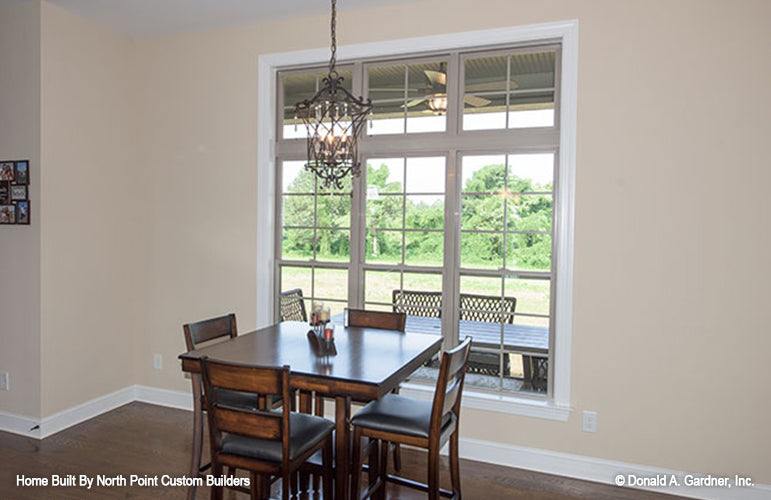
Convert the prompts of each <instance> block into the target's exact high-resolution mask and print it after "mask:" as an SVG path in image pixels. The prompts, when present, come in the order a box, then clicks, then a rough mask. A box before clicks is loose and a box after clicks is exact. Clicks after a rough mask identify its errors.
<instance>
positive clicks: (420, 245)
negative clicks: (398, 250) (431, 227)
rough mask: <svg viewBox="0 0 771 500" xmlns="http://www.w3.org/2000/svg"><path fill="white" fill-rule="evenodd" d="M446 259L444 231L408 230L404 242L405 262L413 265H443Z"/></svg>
mask: <svg viewBox="0 0 771 500" xmlns="http://www.w3.org/2000/svg"><path fill="white" fill-rule="evenodd" d="M443 259H444V233H443V232H441V231H438V232H429V231H424V232H407V233H406V234H405V243H404V263H405V264H407V265H413V266H438V267H441V266H442V264H443V262H444V261H443Z"/></svg>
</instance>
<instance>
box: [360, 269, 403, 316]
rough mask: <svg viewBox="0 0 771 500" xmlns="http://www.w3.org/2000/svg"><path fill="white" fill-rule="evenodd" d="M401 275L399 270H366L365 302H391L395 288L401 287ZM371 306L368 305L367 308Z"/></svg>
mask: <svg viewBox="0 0 771 500" xmlns="http://www.w3.org/2000/svg"><path fill="white" fill-rule="evenodd" d="M400 282H401V275H400V273H399V272H389V271H386V272H383V271H365V273H364V302H366V303H371V302H381V303H384V304H391V303H392V300H393V295H392V293H393V290H398V289H399V288H400ZM370 308H371V307H370V306H369V305H368V306H367V309H370Z"/></svg>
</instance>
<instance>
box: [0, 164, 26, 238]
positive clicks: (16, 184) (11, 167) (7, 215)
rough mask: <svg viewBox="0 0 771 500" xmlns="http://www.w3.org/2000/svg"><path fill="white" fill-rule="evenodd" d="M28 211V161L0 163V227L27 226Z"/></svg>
mask: <svg viewBox="0 0 771 500" xmlns="http://www.w3.org/2000/svg"><path fill="white" fill-rule="evenodd" d="M29 209H30V206H29V160H19V161H0V225H4V224H27V225H28V224H29V220H30V214H29Z"/></svg>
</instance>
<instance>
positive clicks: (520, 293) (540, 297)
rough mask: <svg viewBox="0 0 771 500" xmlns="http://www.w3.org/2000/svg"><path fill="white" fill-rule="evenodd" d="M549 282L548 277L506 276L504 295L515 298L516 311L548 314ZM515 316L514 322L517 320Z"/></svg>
mask: <svg viewBox="0 0 771 500" xmlns="http://www.w3.org/2000/svg"><path fill="white" fill-rule="evenodd" d="M550 286H551V282H550V280H548V279H543V280H536V279H519V278H506V280H505V291H506V296H510V297H516V298H517V310H516V312H518V313H531V314H543V315H548V314H549V294H550ZM516 318H518V316H515V320H514V321H515V323H517V322H518V320H517V319H516Z"/></svg>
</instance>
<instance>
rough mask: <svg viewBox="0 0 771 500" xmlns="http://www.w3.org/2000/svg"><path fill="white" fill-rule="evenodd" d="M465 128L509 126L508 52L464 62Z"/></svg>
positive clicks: (509, 87)
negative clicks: (507, 109) (507, 123)
mask: <svg viewBox="0 0 771 500" xmlns="http://www.w3.org/2000/svg"><path fill="white" fill-rule="evenodd" d="M463 65H464V68H463V69H464V81H463V92H464V95H463V129H464V130H481V129H495V128H506V92H507V91H509V90H511V83H510V82H509V83H507V81H506V79H507V73H508V69H507V65H508V56H507V55H497V56H487V57H473V58H468V59H466V60H465V61H464V63H463Z"/></svg>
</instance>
